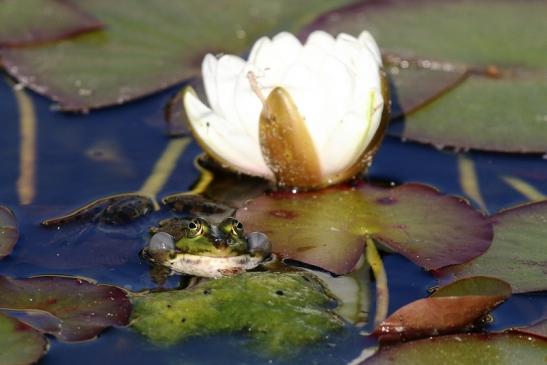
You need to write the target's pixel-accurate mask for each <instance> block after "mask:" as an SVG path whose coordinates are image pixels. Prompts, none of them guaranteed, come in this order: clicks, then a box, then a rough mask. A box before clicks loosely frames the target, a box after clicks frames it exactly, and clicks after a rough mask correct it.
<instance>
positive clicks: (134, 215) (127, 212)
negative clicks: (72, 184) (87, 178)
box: [42, 193, 156, 227]
mask: <svg viewBox="0 0 547 365" xmlns="http://www.w3.org/2000/svg"><path fill="white" fill-rule="evenodd" d="M155 204H156V203H155V201H154V200H153V199H152V198H150V197H149V196H145V195H141V194H137V193H127V194H117V195H112V196H107V197H104V198H100V199H97V200H95V201H93V202H91V203H88V204H86V205H84V206H83V207H81V208H78V209H76V210H73V211H72V212H70V213H67V214H66V215H63V216H61V217H56V218H51V219H46V220H45V221H43V222H42V225H43V226H45V227H58V226H62V225H64V224H67V223H72V222H77V221H86V222H102V223H106V224H112V225H119V224H126V223H129V222H131V221H133V220H135V219H138V218H140V217H142V216H145V215H147V214H149V213H150V212H152V211H153V210H154V206H155Z"/></svg>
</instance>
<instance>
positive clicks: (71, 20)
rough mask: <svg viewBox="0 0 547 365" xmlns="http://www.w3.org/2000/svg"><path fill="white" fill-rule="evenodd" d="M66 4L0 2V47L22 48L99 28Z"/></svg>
mask: <svg viewBox="0 0 547 365" xmlns="http://www.w3.org/2000/svg"><path fill="white" fill-rule="evenodd" d="M102 26H103V25H102V23H101V22H99V21H98V20H97V19H96V18H95V17H93V16H92V15H90V14H87V13H86V12H84V11H82V10H81V9H79V8H78V7H77V6H76V5H75V4H74V3H73V2H72V1H70V0H25V3H24V4H23V3H21V1H18V0H4V1H0V46H4V47H5V46H7V47H14V46H17V47H19V46H26V45H30V44H37V43H43V42H50V41H54V40H58V39H63V38H67V37H70V36H74V35H76V34H80V33H85V32H89V31H92V30H97V29H100V28H102Z"/></svg>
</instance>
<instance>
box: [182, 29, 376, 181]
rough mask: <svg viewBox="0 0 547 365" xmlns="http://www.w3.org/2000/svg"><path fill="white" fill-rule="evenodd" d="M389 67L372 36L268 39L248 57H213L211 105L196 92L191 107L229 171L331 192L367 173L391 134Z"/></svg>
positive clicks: (207, 64)
mask: <svg viewBox="0 0 547 365" xmlns="http://www.w3.org/2000/svg"><path fill="white" fill-rule="evenodd" d="M381 62H382V61H381V58H380V51H379V49H378V46H377V45H376V42H375V41H374V39H373V38H372V36H371V35H370V34H369V33H368V32H363V33H361V35H360V36H359V37H358V38H355V37H353V36H350V35H347V34H340V35H338V36H337V37H336V38H334V37H332V36H331V35H329V34H328V33H325V32H323V31H316V32H313V33H311V34H310V36H309V37H308V39H307V41H306V42H305V44H301V43H300V41H298V39H296V37H295V36H293V35H292V34H289V33H286V32H283V33H280V34H278V35H276V36H275V37H273V38H272V39H269V38H267V37H264V38H261V39H259V40H258V41H257V42H256V43H255V44H254V46H253V48H252V50H251V53H250V55H249V59H248V60H247V61H245V60H243V59H242V58H240V57H237V56H233V55H222V56H220V57H219V58H217V57H215V56H213V55H211V54H208V55H207V56H206V57H205V59H204V60H203V65H202V72H203V81H204V84H205V92H206V94H207V99H208V100H209V105H210V107H207V106H206V105H205V104H204V103H203V102H201V101H200V100H199V98H198V97H197V95H196V94H195V92H193V90H192V89H191V88H187V89H186V91H185V93H184V107H185V110H186V113H187V116H188V120H189V122H190V127H191V129H192V132H193V134H194V136H195V137H196V139H197V141H198V143H200V145H201V146H202V147H203V148H204V149H205V151H206V152H207V153H208V154H209V155H210V156H211V157H212V158H213V159H215V160H217V161H218V162H220V163H221V164H222V165H224V166H226V167H229V168H231V169H233V170H236V171H239V172H242V173H245V174H248V175H254V176H260V177H263V178H266V179H269V180H272V181H275V182H276V183H278V184H279V185H281V186H287V187H303V188H311V187H320V186H326V185H330V184H333V183H336V182H339V181H342V180H345V179H348V178H351V177H353V176H354V175H356V174H357V173H359V172H360V171H361V170H362V169H363V168H364V166H365V164H366V163H367V162H369V161H370V159H371V157H372V154H373V153H374V152H375V150H376V148H377V146H378V142H379V140H380V139H381V137H382V134H383V129H384V128H383V125H382V127H381V124H382V123H381V120H382V111H383V109H384V108H383V105H384V98H383V92H382V91H384V90H383V78H382V76H381V67H382V64H381Z"/></svg>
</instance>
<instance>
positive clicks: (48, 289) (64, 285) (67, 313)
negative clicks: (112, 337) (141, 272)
mask: <svg viewBox="0 0 547 365" xmlns="http://www.w3.org/2000/svg"><path fill="white" fill-rule="evenodd" d="M0 308H2V309H7V310H16V311H24V312H27V316H25V321H26V322H28V323H30V324H31V325H32V326H33V327H35V328H37V329H39V330H41V331H43V332H46V333H49V334H52V335H54V336H55V337H57V338H59V339H61V340H63V341H83V340H89V339H92V338H94V337H96V336H97V335H98V334H99V333H100V332H102V331H103V330H104V329H105V328H107V327H110V326H125V325H127V324H128V321H129V316H130V314H131V303H130V301H129V299H128V298H127V295H126V293H125V292H124V291H123V290H121V289H119V288H116V287H114V286H109V285H96V284H93V283H91V282H89V281H86V280H84V279H79V278H70V277H61V276H38V277H33V278H29V279H13V278H9V277H5V276H4V277H0Z"/></svg>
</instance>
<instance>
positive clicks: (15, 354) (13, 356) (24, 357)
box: [0, 313, 48, 365]
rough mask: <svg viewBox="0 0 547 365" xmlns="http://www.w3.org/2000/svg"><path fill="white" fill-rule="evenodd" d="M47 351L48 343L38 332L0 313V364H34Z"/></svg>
mask: <svg viewBox="0 0 547 365" xmlns="http://www.w3.org/2000/svg"><path fill="white" fill-rule="evenodd" d="M47 350H48V342H47V340H46V338H45V337H44V336H43V335H42V334H41V333H40V332H38V331H36V330H35V329H34V328H32V327H30V326H28V325H26V324H24V323H22V322H20V321H19V320H17V319H15V318H11V317H8V316H6V315H4V314H2V313H0V364H2V365H27V364H34V363H36V362H37V361H38V360H39V359H40V358H41V357H42V356H44V354H45V353H46V352H47Z"/></svg>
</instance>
